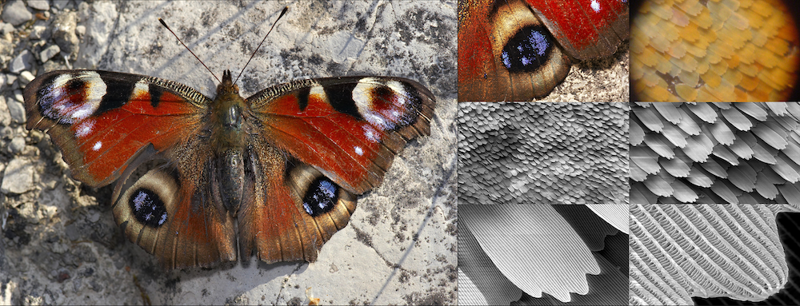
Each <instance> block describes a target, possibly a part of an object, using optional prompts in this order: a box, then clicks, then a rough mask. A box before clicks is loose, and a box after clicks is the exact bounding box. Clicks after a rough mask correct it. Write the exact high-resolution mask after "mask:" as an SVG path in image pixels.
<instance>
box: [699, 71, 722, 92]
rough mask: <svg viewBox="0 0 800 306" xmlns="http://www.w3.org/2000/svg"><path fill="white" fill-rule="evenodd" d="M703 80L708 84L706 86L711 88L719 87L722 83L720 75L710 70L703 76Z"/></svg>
mask: <svg viewBox="0 0 800 306" xmlns="http://www.w3.org/2000/svg"><path fill="white" fill-rule="evenodd" d="M701 78H702V79H703V81H704V82H706V85H708V86H711V87H713V88H716V87H717V86H719V83H720V81H722V78H720V77H719V75H717V74H716V73H714V71H713V70H709V71H708V72H706V73H704V74H703V76H701Z"/></svg>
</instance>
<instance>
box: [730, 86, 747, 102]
mask: <svg viewBox="0 0 800 306" xmlns="http://www.w3.org/2000/svg"><path fill="white" fill-rule="evenodd" d="M733 92H734V94H736V102H746V101H748V100H747V92H745V91H744V90H742V89H741V88H739V87H736V88H734V89H733Z"/></svg>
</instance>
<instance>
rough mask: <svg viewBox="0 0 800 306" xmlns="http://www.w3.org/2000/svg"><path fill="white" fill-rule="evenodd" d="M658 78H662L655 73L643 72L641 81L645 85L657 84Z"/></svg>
mask: <svg viewBox="0 0 800 306" xmlns="http://www.w3.org/2000/svg"><path fill="white" fill-rule="evenodd" d="M658 80H663V79H662V78H661V77H659V76H658V75H657V74H655V73H645V74H644V77H643V78H642V81H644V84H645V85H647V87H653V86H656V85H657V84H658Z"/></svg>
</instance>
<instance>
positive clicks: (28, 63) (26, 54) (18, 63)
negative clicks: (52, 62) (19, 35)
mask: <svg viewBox="0 0 800 306" xmlns="http://www.w3.org/2000/svg"><path fill="white" fill-rule="evenodd" d="M34 61H35V59H34V58H33V54H31V52H30V51H28V50H22V52H20V53H19V55H17V57H15V58H14V60H12V61H11V65H10V66H9V67H8V70H9V71H11V72H13V73H20V72H22V70H32V69H33V63H34Z"/></svg>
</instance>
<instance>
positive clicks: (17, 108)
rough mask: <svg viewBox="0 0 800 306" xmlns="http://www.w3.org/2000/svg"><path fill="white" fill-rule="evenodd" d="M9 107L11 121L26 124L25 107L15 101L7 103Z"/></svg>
mask: <svg viewBox="0 0 800 306" xmlns="http://www.w3.org/2000/svg"><path fill="white" fill-rule="evenodd" d="M6 105H8V113H9V114H11V120H12V121H13V122H14V123H19V124H24V123H25V106H24V105H22V103H21V102H19V101H15V100H9V101H6Z"/></svg>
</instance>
